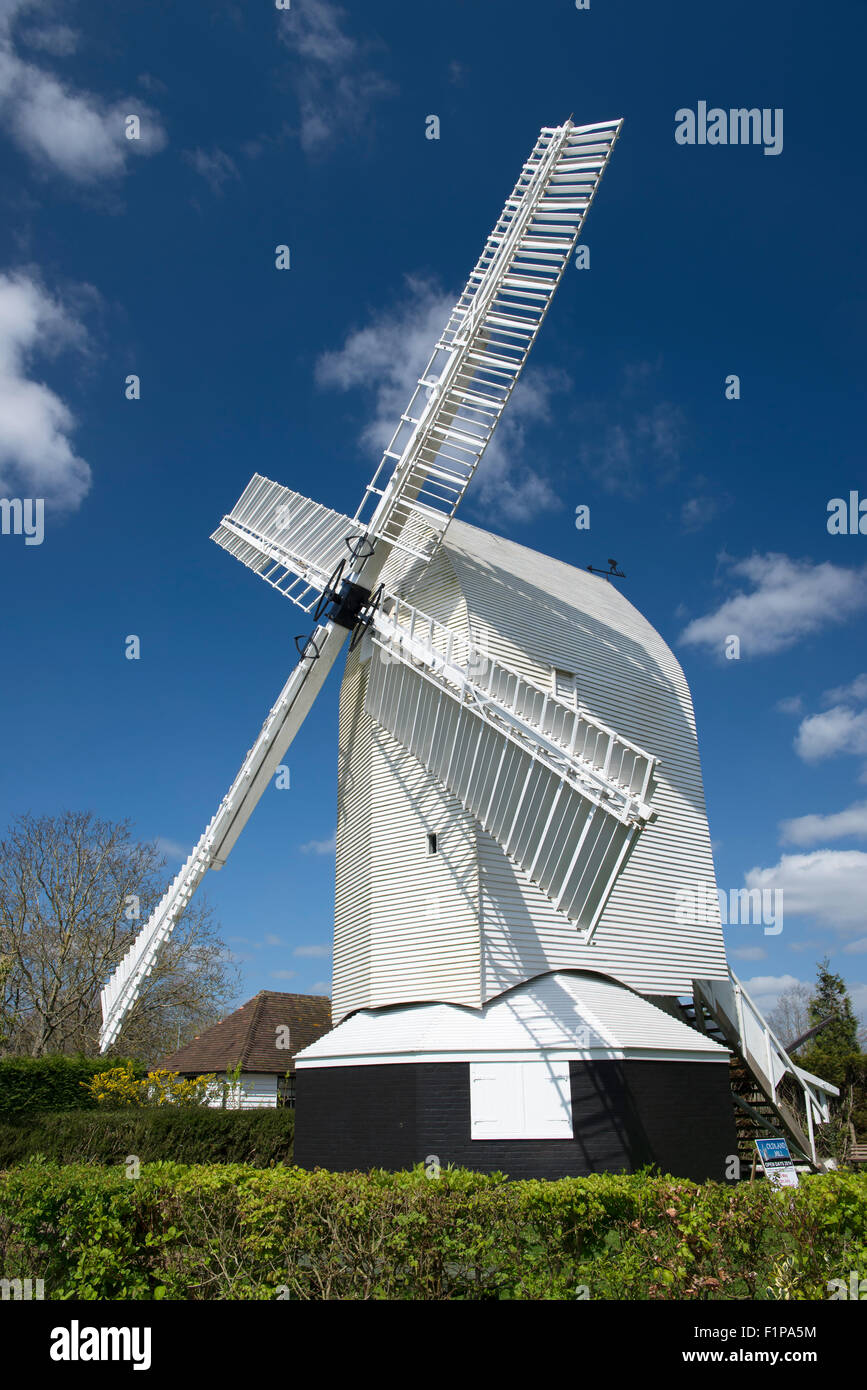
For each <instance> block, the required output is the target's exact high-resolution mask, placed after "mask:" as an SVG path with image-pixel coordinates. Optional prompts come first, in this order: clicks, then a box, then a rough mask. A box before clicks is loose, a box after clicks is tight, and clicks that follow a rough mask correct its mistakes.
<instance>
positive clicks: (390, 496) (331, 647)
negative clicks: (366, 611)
mask: <svg viewBox="0 0 867 1390" xmlns="http://www.w3.org/2000/svg"><path fill="white" fill-rule="evenodd" d="M620 124H621V123H620V122H619V121H611V122H606V123H604V124H601V125H595V126H582V127H575V126H573V125H572V124H571V122H568V121H567V122H566V124H565V125H563V126H558V127H546V128H544V129H543V130H542V131H541V133H540V135H539V139H538V140H537V142H536V145H535V147H534V149H533V152H532V154H531V155H530V158H529V160H528V161H527V163H526V164H525V165H524V167H523V169H522V171H521V175H520V178H519V179H518V182H517V184H516V186H515V189H514V191H513V193H512V195H511V197H510V198H509V199H508V200H507V202H506V205H505V207H504V209H503V212H502V214H501V216H500V219H499V221H498V222H497V225H496V226H495V228H494V230H493V232H492V233H491V235H490V236H489V238H488V240H487V242H486V244H485V248H484V250H483V252H482V256H481V258H480V260H479V261H478V263H477V265H476V268H475V270H474V271H473V273H472V274H471V276H470V279H469V281H468V283H467V286H466V288H465V290H464V292H463V294H462V296H461V298H460V299H459V300H458V303H457V304H456V306H455V308H454V310H453V312H452V315H451V317H450V319H449V322H448V324H447V325H446V328H445V330H444V332H443V335H442V337H441V338H440V339H439V341H438V342H437V344H436V346H435V348H434V352H433V356H432V358H431V361H430V363H429V365H428V368H427V370H426V371H425V373H424V375H423V377H422V378H421V380H420V381H419V385H418V388H417V390H416V393H415V395H414V397H413V399H412V401H411V402H410V405H409V406H408V408H407V410H406V412H405V413H404V415H403V416H402V417H401V420H400V423H399V425H398V428H397V430H396V432H395V435H394V437H393V439H392V441H391V443H390V445H389V447H388V449H386V451H385V455H384V457H383V461H382V464H381V465H380V468H379V469H378V471H377V473H376V475H375V477H374V478H373V480H372V482H371V483H370V484H369V486H368V488H367V490H366V492H365V496H364V498H363V500H362V504H361V506H360V507H359V510H358V512H357V513H356V516H355V518H353V519H350V518H348V517H344V516H342V515H341V514H340V513H339V512H334V511H331V510H330V509H329V508H327V507H323V506H321V505H320V504H318V503H316V502H312V501H310V499H308V498H305V497H302V496H301V495H300V494H299V493H294V492H292V491H291V490H290V489H289V488H283V487H281V486H280V485H279V484H277V483H274V482H271V481H270V480H269V479H267V478H263V477H261V475H259V474H255V475H254V476H253V478H252V479H251V481H250V483H249V484H248V485H247V487H246V488H245V490H244V492H243V493H242V495H241V497H240V498H239V500H238V502H237V503H236V505H235V507H234V508H233V510H232V511H231V512H230V513H228V514H227V515H226V516H225V517H224V518H223V520H222V522H221V524H220V525H219V526H218V527H217V529H216V531H215V532H214V534H213V539H214V540H215V541H216V542H217V543H218V544H219V545H221V546H222V547H223V548H224V549H226V550H228V551H229V553H230V554H232V555H234V556H235V557H236V558H237V559H239V560H241V561H242V563H244V564H246V565H247V566H248V567H249V568H251V569H253V570H254V571H255V572H256V573H258V574H260V575H261V576H262V577H263V578H264V579H265V580H266V581H267V582H268V583H269V584H271V585H272V587H273V588H275V589H277V590H278V591H279V592H280V593H282V594H284V595H285V596H286V597H287V598H290V599H291V600H292V601H293V602H294V603H296V604H297V605H298V606H299V607H301V608H303V609H304V610H305V611H307V612H309V611H310V610H311V609H312V608H313V607H314V606H315V604H316V603H317V601H318V599H319V598H320V597H321V596H322V595H323V594H324V593H325V592H326V590H327V587H328V580H329V577H330V575H331V574H332V572H333V571H334V569H335V568H336V566H337V564H338V563H339V561H340V560H341V559H345V558H347V556H348V555H349V552H348V551H347V549H346V539H347V536H348V535H351V534H352V533H353V532H354V533H356V534H366V535H367V536H369V538H370V539H371V540H372V541H374V542H375V547H374V548H373V550H372V553H371V550H368V551H367V552H366V553H363V552H357V553H358V555H359V558H358V559H356V560H353V563H352V568H351V572H350V574H349V575H348V576H347V580H346V582H347V583H349V584H364V585H367V586H372V584H373V583H374V582H375V580H376V577H377V575H378V574H379V572H380V571H381V570H382V567H383V565H384V564H385V562H386V560H387V559H388V558H389V555H390V553H391V552H392V549H393V548H396V549H398V550H400V551H403V552H404V553H405V554H406V556H407V558H408V559H409V560H410V561H411V562H416V561H418V560H428V559H429V558H430V557H431V556H432V555H433V554H434V553H435V551H436V548H437V546H438V545H439V543H440V541H441V539H442V536H443V534H444V532H445V529H446V526H447V525H448V522H449V521H450V519H451V517H452V516H453V515H454V512H455V509H456V508H457V506H458V503H459V502H460V500H461V497H462V496H463V494H464V492H465V490H466V487H467V484H468V483H469V481H470V479H471V477H472V475H473V473H474V471H475V469H476V467H477V465H478V462H479V459H480V458H481V456H482V453H483V451H484V449H485V447H486V445H487V443H488V440H489V439H490V437H491V434H492V432H493V430H494V428H495V426H496V424H497V421H498V420H499V417H500V414H501V413H502V410H503V407H504V406H505V404H506V401H507V400H508V398H509V396H510V394H511V391H512V388H513V386H514V384H515V382H516V380H517V378H518V375H519V373H520V371H521V368H522V367H523V365H524V362H525V360H526V357H527V353H528V352H529V350H530V347H531V346H532V344H533V342H534V341H535V338H536V334H537V333H538V331H539V328H540V326H541V323H542V320H543V319H544V317H545V314H546V313H547V310H548V306H549V304H550V302H551V299H552V297H553V294H554V291H555V290H556V288H557V285H558V284H559V282H560V279H561V277H562V274H563V271H564V269H565V266H566V264H567V261H568V259H569V256H570V254H571V251H572V249H573V247H574V245H575V242H576V241H577V238H578V235H579V232H580V230H581V226H582V224H583V221H584V218H585V216H586V213H587V209H588V208H589V206H590V203H591V202H592V200H593V197H594V195H595V192H596V189H597V187H598V184H599V180H600V178H601V176H602V173H603V171H604V169H605V166H606V164H607V162H608V159H609V157H610V154H611V150H612V148H613V145H614V142H615V140H616V139H617V136H618V134H619V131H620ZM315 637H316V647H315V648H314V651H316V652H317V653H318V656H316V657H314V658H313V659H308V660H306V661H305V660H304V659H302V661H301V664H300V665H299V667H298V668H296V670H295V671H294V672H293V673H292V675H291V676H290V678H289V680H288V681H287V683H286V686H285V687H284V689H283V691H282V692H281V694H280V697H279V698H278V701H277V703H276V704H275V706H274V708H273V710H272V711H271V714H270V715H269V718H268V720H266V723H265V725H264V727H263V730H262V733H261V734H260V736H259V739H258V741H257V743H256V744H255V745H254V747H253V748H252V749H251V751H250V753H249V754H248V756H247V759H246V760H245V762H244V764H243V765H242V767H241V770H240V772H239V773H238V776H237V778H236V779H235V782H234V783H233V785H232V787H231V789H230V791H229V793H228V794H227V796H226V797H225V798H224V800H223V802H222V803H221V805H220V808H219V810H218V811H217V815H216V816H215V817H214V820H213V821H212V822H211V823H210V824H209V826H208V828H207V829H206V831H205V833H204V834H203V836H202V837H201V839H200V840H199V842H198V844H197V845H196V847H195V849H194V850H193V852H192V854H191V855H190V858H189V859H188V861H187V863H186V864H185V865H184V867H183V869H182V870H181V872H180V873H179V874H178V876H177V878H176V879H175V881H174V883H173V884H172V886H171V887H170V889H169V891H168V892H167V894H166V895H165V897H164V898H163V900H162V901H161V902H160V904H159V906H158V907H157V909H156V911H155V912H154V913H153V914H152V916H151V918H150V919H149V921H148V923H147V925H146V926H145V927H144V929H143V930H142V932H141V933H140V934H139V936H138V938H137V939H136V941H135V942H134V944H133V946H132V947H131V948H130V950H129V951H128V952H127V955H126V956H125V957H124V959H123V960H122V961H121V963H120V965H119V966H118V967H117V969H116V971H115V972H114V974H113V975H112V977H111V979H110V980H109V982H108V984H107V985H106V987H105V989H104V990H103V992H102V1009H103V1028H102V1033H101V1036H100V1047H101V1049H102V1050H103V1051H105V1049H106V1048H107V1047H108V1046H110V1044H111V1043H112V1042H113V1041H114V1039H115V1038H116V1037H117V1034H118V1032H119V1030H120V1028H121V1026H122V1024H123V1020H124V1018H125V1016H126V1014H127V1012H128V1011H129V1009H130V1008H131V1007H132V1004H133V1003H134V1001H135V999H136V997H137V994H138V991H139V989H140V988H141V984H142V981H143V980H144V979H145V978H146V976H147V975H148V974H149V972H150V970H151V969H152V967H153V963H154V960H155V959H156V954H157V952H158V950H159V948H160V946H161V945H162V943H163V942H164V941H165V940H166V939H167V937H168V935H169V934H170V932H171V931H172V929H173V927H174V925H175V924H176V922H177V921H178V920H179V918H180V916H181V915H182V913H183V910H184V908H185V906H186V904H187V903H188V902H189V900H190V898H191V896H192V894H193V893H194V892H195V890H196V888H197V887H198V885H199V883H200V882H201V880H202V878H203V877H204V875H205V873H206V872H207V871H208V869H209V868H211V867H219V866H220V865H221V864H222V863H223V862H225V858H226V855H227V854H228V852H229V850H230V849H231V847H232V845H233V844H234V842H235V840H236V838H237V836H238V834H239V833H240V831H241V829H242V828H243V826H244V824H245V823H246V821H247V819H248V818H249V816H250V814H251V812H252V810H253V808H254V806H255V805H256V802H257V801H258V799H259V797H260V796H261V794H262V792H263V790H264V788H265V786H266V785H267V782H268V779H269V777H270V776H271V774H272V773H273V770H274V768H275V767H276V766H277V764H278V763H279V761H280V758H281V757H282V756H283V754H284V753H285V751H286V749H287V748H288V746H289V744H290V743H291V741H292V739H293V738H294V736H295V734H296V733H297V731H298V729H299V728H300V725H301V723H302V722H303V719H304V717H305V715H306V714H307V711H308V710H309V708H310V705H311V704H312V702H313V699H314V698H315V696H316V694H318V691H319V689H320V687H321V685H322V684H323V682H324V680H325V677H326V675H327V674H328V671H329V669H330V667H331V666H332V665H333V664H334V661H335V660H336V658H337V655H338V653H339V651H340V648H341V647H342V645H343V642H344V640H345V638H346V631H345V630H344V629H343V628H342V627H338V626H335V624H334V623H333V622H328V623H327V624H325V626H324V627H323V628H319V629H317V632H316V634H315ZM609 819H610V818H609ZM615 819H616V817H615ZM600 823H606V818H604V817H601V818H600ZM617 823H618V825H622V824H623V823H622V822H620V821H618V822H617ZM618 833H622V834H623V835H624V836H628V834H630V833H631V831H622V832H618ZM594 843H595V842H594ZM619 852H620V851H619V848H618V853H619ZM624 852H625V851H624ZM605 863H606V865H607V863H608V859H607V858H606V860H605ZM572 888H573V882H572V879H571V878H570V879H569V880H568V882H567V883H566V884H565V886H564V892H565V891H567V890H568V891H569V892H570V893H571V892H572ZM570 901H571V899H570Z"/></svg>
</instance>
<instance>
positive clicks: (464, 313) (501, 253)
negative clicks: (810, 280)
mask: <svg viewBox="0 0 867 1390" xmlns="http://www.w3.org/2000/svg"><path fill="white" fill-rule="evenodd" d="M621 125H622V121H620V120H617V121H604V122H602V123H601V124H598V125H588V126H573V125H572V123H571V122H570V121H567V122H566V124H565V125H562V126H556V127H548V126H546V127H544V128H543V129H542V131H541V132H540V135H539V138H538V140H537V141H536V145H535V148H534V149H533V152H532V154H531V155H530V158H529V159H528V160H527V162H526V164H525V165H524V167H523V169H522V171H521V176H520V178H519V179H518V182H517V183H516V185H515V188H514V190H513V192H512V194H511V197H510V198H508V199H507V201H506V205H505V207H504V208H503V211H502V214H501V216H500V220H499V221H498V222H497V225H496V226H495V227H494V230H493V231H492V232H491V235H490V236H489V237H488V240H487V242H486V243H485V248H484V250H483V252H482V255H481V257H480V259H479V261H478V263H477V265H476V267H475V269H474V271H473V272H472V274H471V275H470V278H469V280H468V282H467V285H466V288H465V290H464V292H463V294H462V295H461V297H460V299H459V300H458V302H457V304H456V305H455V308H454V310H453V311H452V315H451V317H450V319H449V321H448V323H447V325H446V327H445V330H444V332H443V334H442V337H441V338H440V339H439V341H438V342H437V345H436V347H435V348H434V352H433V355H432V357H431V359H430V362H429V363H428V366H427V368H426V370H425V371H424V373H423V374H422V376H421V377H420V378H419V382H418V388H417V390H416V392H415V394H414V396H413V398H412V400H411V401H410V404H409V406H408V407H407V409H406V411H405V413H404V414H403V415H402V416H401V420H400V423H399V425H398V427H397V429H396V431H395V433H394V436H393V438H392V440H391V442H390V444H389V445H388V448H387V449H386V450H385V453H384V455H383V458H382V462H381V464H380V466H379V468H378V470H377V472H376V474H375V475H374V478H373V480H372V481H371V483H370V484H369V485H368V487H367V490H366V493H365V496H364V498H363V499H362V503H361V506H360V507H359V509H358V511H357V513H356V517H355V520H356V523H357V524H359V525H365V526H368V527H369V529H370V532H371V534H372V535H375V536H381V537H383V538H384V539H385V540H388V541H389V542H391V543H392V544H393V545H396V546H398V547H400V548H401V549H403V550H405V551H407V553H408V554H410V555H412V556H413V557H414V558H416V559H430V558H431V556H432V555H433V554H434V553H435V551H436V549H437V546H438V545H439V543H440V541H441V539H442V536H443V534H444V532H445V529H446V527H447V526H448V523H449V521H450V520H451V517H452V516H453V515H454V512H455V508H456V507H457V505H458V503H459V502H460V500H461V498H462V496H463V494H464V492H465V490H466V487H467V484H468V483H469V481H470V479H471V478H472V476H473V473H474V472H475V470H476V467H477V465H478V462H479V459H480V458H481V456H482V453H483V451H484V449H485V446H486V445H487V443H488V440H489V439H490V437H491V433H492V432H493V429H494V426H495V425H496V423H497V420H498V419H499V417H500V414H501V412H502V410H503V407H504V406H505V404H506V401H507V400H508V399H509V396H510V395H511V393H512V388H513V387H514V385H515V382H516V381H517V379H518V376H519V374H520V371H521V369H522V367H523V365H524V362H525V361H526V358H527V354H528V352H529V350H530V348H531V347H532V345H533V342H534V341H535V338H536V334H537V333H538V331H539V328H540V327H541V324H542V321H543V319H544V317H545V314H546V313H547V311H548V307H549V305H550V303H551V300H552V298H553V295H554V291H555V290H556V288H557V286H558V284H559V283H560V279H561V277H562V275H563V271H564V269H565V267H566V265H567V264H568V261H569V258H570V256H571V254H572V251H573V250H574V247H575V244H576V242H577V240H578V237H579V235H580V232H581V228H582V226H583V223H584V218H585V217H586V215H587V211H588V209H589V207H590V204H591V203H592V201H593V198H594V196H595V194H596V190H597V188H598V187H599V181H600V179H601V177H602V174H603V173H604V171H605V167H606V165H607V163H608V160H609V158H610V156H611V151H612V149H613V147H614V143H615V141H616V139H617V136H618V135H619V133H620V128H621ZM419 518H420V519H421V520H422V521H423V522H424V523H425V526H426V527H427V528H430V534H429V535H428V534H427V533H426V532H425V531H423V533H422V534H423V535H424V536H425V537H426V538H425V539H424V540H423V541H421V542H419V541H418V540H417V539H416V534H415V532H414V531H413V530H409V531H407V530H406V529H405V528H407V524H408V523H409V522H410V521H411V520H413V519H416V520H418V519H419Z"/></svg>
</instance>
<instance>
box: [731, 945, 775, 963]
mask: <svg viewBox="0 0 867 1390" xmlns="http://www.w3.org/2000/svg"><path fill="white" fill-rule="evenodd" d="M728 953H729V955H730V956H733V957H734V959H735V960H764V959H765V958H766V956H767V954H768V953H767V951H766V950H765V948H764V946H733V947H730V948H729V951H728Z"/></svg>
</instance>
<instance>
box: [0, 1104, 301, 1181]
mask: <svg viewBox="0 0 867 1390" xmlns="http://www.w3.org/2000/svg"><path fill="white" fill-rule="evenodd" d="M294 1132H295V1115H294V1111H292V1110H289V1109H280V1110H211V1109H198V1108H187V1107H178V1106H175V1105H168V1106H161V1107H140V1106H127V1107H126V1108H125V1109H123V1110H114V1111H107V1110H103V1109H100V1110H98V1111H89V1112H81V1111H69V1112H67V1113H65V1114H63V1113H61V1114H55V1115H46V1114H39V1113H36V1114H29V1115H22V1116H17V1117H13V1118H12V1119H10V1120H8V1121H7V1123H5V1124H4V1123H0V1169H2V1168H8V1167H11V1166H12V1165H13V1164H16V1163H25V1162H26V1161H27V1160H28V1159H30V1158H32V1157H33V1156H35V1155H36V1154H42V1155H44V1156H45V1157H46V1158H49V1159H53V1160H55V1161H57V1162H60V1163H102V1164H106V1163H108V1164H111V1163H125V1162H126V1158H127V1155H128V1154H135V1155H137V1157H138V1158H139V1159H140V1160H141V1162H142V1163H155V1162H157V1161H162V1160H166V1159H170V1160H172V1161H174V1162H176V1163H247V1164H251V1165H253V1166H255V1167H262V1168H265V1167H267V1166H268V1164H269V1163H291V1161H292V1141H293V1136H294Z"/></svg>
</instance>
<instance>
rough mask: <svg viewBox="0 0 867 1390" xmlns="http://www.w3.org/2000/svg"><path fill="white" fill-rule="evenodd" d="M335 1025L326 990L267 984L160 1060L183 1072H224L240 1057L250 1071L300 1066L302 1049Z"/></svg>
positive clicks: (284, 1070)
mask: <svg viewBox="0 0 867 1390" xmlns="http://www.w3.org/2000/svg"><path fill="white" fill-rule="evenodd" d="M287 1027H288V1029H289V1034H288V1039H289V1046H288V1047H286V1046H280V1045H279V1043H280V1040H281V1039H285V1037H286V1035H285V1033H283V1034H281V1032H280V1030H281V1029H284V1028H287ZM330 1027H331V1000H330V999H329V998H328V997H327V996H326V995H319V994H282V993H279V992H278V991H276V990H270V989H263V990H260V992H259V993H258V994H257V995H255V996H254V997H253V998H252V999H248V1000H247V1002H246V1004H242V1005H241V1007H240V1009H236V1010H235V1011H234V1013H231V1014H229V1016H228V1018H224V1019H223V1020H222V1021H221V1022H220V1023H215V1024H214V1026H213V1027H212V1028H208V1029H207V1030H206V1031H205V1032H204V1033H200V1034H199V1036H198V1037H197V1038H193V1041H192V1042H190V1043H187V1045H186V1047H182V1048H180V1050H179V1051H177V1052H173V1053H171V1055H170V1056H168V1057H166V1058H164V1059H163V1060H162V1061H161V1062H160V1064H159V1065H160V1067H165V1068H166V1069H167V1070H168V1071H174V1072H181V1073H183V1074H187V1073H190V1072H198V1073H201V1072H212V1071H213V1072H224V1071H226V1070H227V1069H229V1068H231V1067H236V1066H237V1065H238V1063H239V1062H240V1064H241V1070H242V1071H245V1072H268V1073H274V1072H276V1073H283V1072H287V1071H294V1070H295V1063H294V1057H295V1054H296V1052H300V1051H301V1049H302V1048H304V1047H308V1046H309V1045H310V1044H311V1043H313V1042H315V1041H316V1040H317V1038H321V1036H322V1034H323V1033H327V1032H328V1030H329V1028H330Z"/></svg>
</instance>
